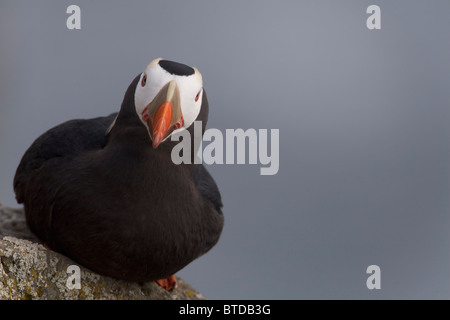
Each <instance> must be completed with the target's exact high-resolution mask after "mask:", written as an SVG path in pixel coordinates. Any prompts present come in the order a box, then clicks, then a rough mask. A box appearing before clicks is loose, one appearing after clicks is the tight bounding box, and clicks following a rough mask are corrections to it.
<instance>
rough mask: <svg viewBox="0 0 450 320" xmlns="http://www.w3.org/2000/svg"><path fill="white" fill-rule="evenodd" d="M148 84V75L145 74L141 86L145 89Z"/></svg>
mask: <svg viewBox="0 0 450 320" xmlns="http://www.w3.org/2000/svg"><path fill="white" fill-rule="evenodd" d="M146 83H147V75H146V74H144V76H143V77H142V81H141V85H142V86H143V87H144V86H145V84H146Z"/></svg>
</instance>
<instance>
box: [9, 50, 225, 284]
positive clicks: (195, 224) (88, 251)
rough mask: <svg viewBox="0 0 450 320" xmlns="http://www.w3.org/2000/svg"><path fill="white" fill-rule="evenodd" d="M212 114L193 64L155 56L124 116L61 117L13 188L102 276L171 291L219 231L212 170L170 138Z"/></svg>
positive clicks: (61, 245) (44, 229) (31, 222)
mask: <svg viewBox="0 0 450 320" xmlns="http://www.w3.org/2000/svg"><path fill="white" fill-rule="evenodd" d="M208 113H209V105H208V100H207V97H206V92H205V89H204V88H203V80H202V75H201V74H200V72H199V71H198V70H197V69H196V68H195V67H190V66H187V65H185V64H181V63H177V62H174V61H170V60H164V59H162V58H158V59H155V60H153V61H152V62H151V63H150V64H149V65H148V66H147V67H146V68H145V70H144V72H142V73H141V74H139V75H137V76H136V77H135V79H134V80H133V81H132V82H131V84H130V85H129V87H128V89H127V90H126V93H125V96H124V99H123V102H122V105H121V108H120V110H119V112H118V113H113V114H111V115H109V116H106V117H98V118H94V119H75V120H70V121H67V122H64V123H62V124H60V125H58V126H56V127H54V128H52V129H50V130H48V131H47V132H45V133H44V134H42V135H41V136H39V137H38V138H37V139H36V140H35V141H34V142H33V144H32V145H31V146H30V147H29V149H28V150H27V151H26V152H25V154H24V155H23V157H22V159H21V161H20V164H19V166H18V168H17V171H16V174H15V177H14V191H15V194H16V199H17V201H18V203H23V205H24V209H25V215H26V220H27V224H28V226H29V228H30V230H31V231H32V232H33V233H34V234H36V236H37V237H38V238H39V239H40V240H41V241H42V242H43V243H45V244H46V245H47V246H48V247H49V248H51V249H52V250H54V251H57V252H60V253H62V254H64V255H66V256H67V257H69V258H71V259H73V260H74V261H76V262H77V263H80V264H81V265H83V266H85V267H87V268H89V269H91V270H93V271H95V272H97V273H99V274H102V275H105V276H109V277H112V278H116V279H121V280H125V281H133V282H145V281H157V282H158V284H159V285H161V286H162V287H164V288H165V289H167V290H171V289H172V288H173V287H175V286H176V279H175V277H174V274H175V273H176V272H177V271H179V270H180V269H182V268H183V267H185V266H186V265H187V264H189V263H190V262H191V261H193V260H194V259H196V258H198V257H199V256H201V255H202V254H204V253H206V252H207V251H208V250H210V249H211V248H212V247H213V246H214V245H215V244H216V243H217V241H218V240H219V237H220V234H221V232H222V228H223V223H224V218H223V214H222V200H221V195H220V192H219V189H218V187H217V185H216V183H215V181H214V180H213V178H212V177H211V175H210V174H209V173H208V171H207V170H206V168H205V167H204V166H203V165H202V164H194V162H193V161H192V162H191V164H184V163H182V164H178V165H176V164H174V163H173V162H172V160H171V150H172V148H173V147H174V146H175V145H176V144H177V143H179V142H178V141H172V140H171V139H170V136H171V135H173V134H175V133H177V132H180V131H182V130H188V132H190V133H191V134H193V127H194V125H193V123H194V121H202V129H203V132H204V130H205V126H206V122H207V120H208ZM192 140H194V139H192ZM193 154H194V153H193Z"/></svg>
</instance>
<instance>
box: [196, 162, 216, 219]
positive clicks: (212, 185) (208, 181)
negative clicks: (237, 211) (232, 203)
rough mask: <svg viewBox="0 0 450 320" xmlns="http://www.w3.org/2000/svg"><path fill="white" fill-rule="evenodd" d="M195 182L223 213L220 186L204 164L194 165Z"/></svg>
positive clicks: (204, 196) (203, 194) (204, 195)
mask: <svg viewBox="0 0 450 320" xmlns="http://www.w3.org/2000/svg"><path fill="white" fill-rule="evenodd" d="M194 182H195V185H196V186H197V189H198V190H199V191H200V193H201V194H202V196H203V198H205V199H207V200H209V201H210V202H211V203H212V204H213V205H214V208H215V209H216V210H217V212H219V213H222V210H221V208H222V207H223V204H222V197H221V196H220V191H219V188H218V187H217V184H216V182H215V181H214V179H213V177H211V175H210V174H209V172H208V170H206V168H205V167H204V166H203V164H195V165H194Z"/></svg>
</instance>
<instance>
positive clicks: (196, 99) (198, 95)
mask: <svg viewBox="0 0 450 320" xmlns="http://www.w3.org/2000/svg"><path fill="white" fill-rule="evenodd" d="M200 92H202V89H200V91H199V92H197V95H196V96H195V102H197V101H198V98H200Z"/></svg>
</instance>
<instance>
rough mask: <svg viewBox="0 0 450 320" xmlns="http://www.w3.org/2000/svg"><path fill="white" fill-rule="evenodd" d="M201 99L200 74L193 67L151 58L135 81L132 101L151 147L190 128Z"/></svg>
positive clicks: (201, 82)
mask: <svg viewBox="0 0 450 320" xmlns="http://www.w3.org/2000/svg"><path fill="white" fill-rule="evenodd" d="M205 99H206V98H205ZM202 100H203V81H202V75H201V74H200V72H199V71H198V70H197V69H196V68H195V67H194V68H191V67H189V66H187V65H184V64H181V63H178V62H173V61H169V60H163V59H162V58H158V59H155V60H153V61H152V62H150V64H149V65H148V66H147V67H146V68H145V70H144V72H142V74H141V75H140V78H139V82H138V83H137V85H136V91H135V93H134V105H135V108H136V113H137V115H138V117H139V119H140V120H141V121H142V123H143V124H144V125H145V126H146V127H147V129H148V132H149V133H150V136H151V138H152V145H153V148H155V149H156V148H157V147H158V146H159V145H160V143H161V142H163V141H164V140H166V139H167V138H168V137H169V136H171V135H172V134H174V133H176V132H179V131H182V130H186V129H187V128H189V127H190V126H191V125H192V123H193V122H194V121H195V120H196V119H197V117H198V115H199V113H200V110H201V106H202Z"/></svg>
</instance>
